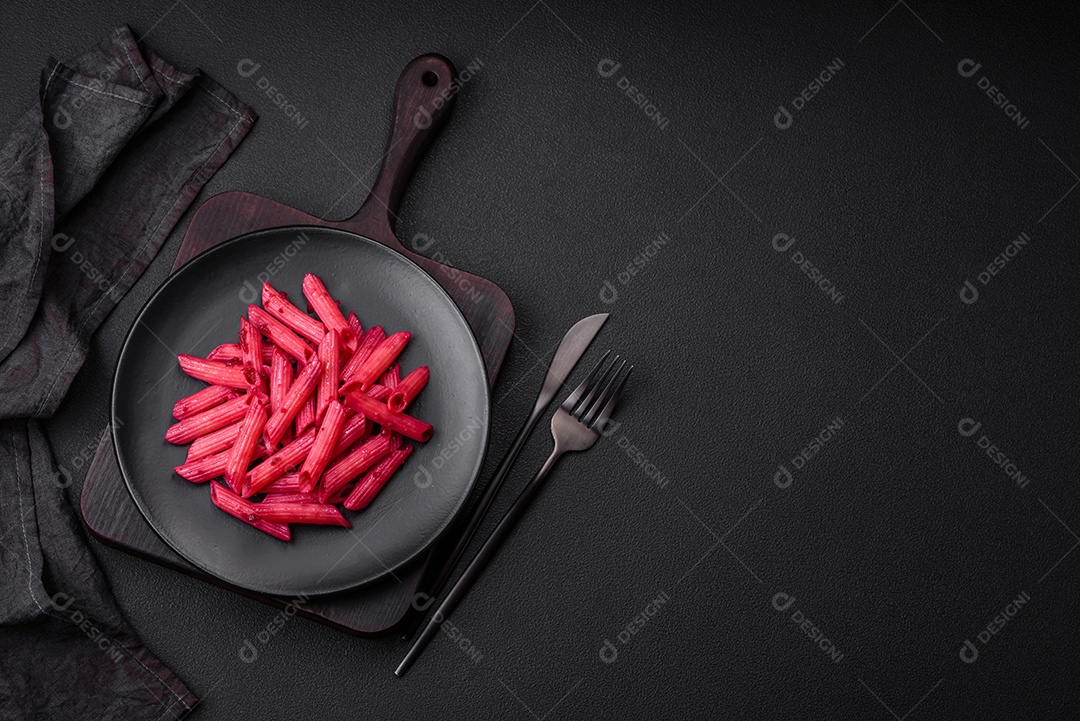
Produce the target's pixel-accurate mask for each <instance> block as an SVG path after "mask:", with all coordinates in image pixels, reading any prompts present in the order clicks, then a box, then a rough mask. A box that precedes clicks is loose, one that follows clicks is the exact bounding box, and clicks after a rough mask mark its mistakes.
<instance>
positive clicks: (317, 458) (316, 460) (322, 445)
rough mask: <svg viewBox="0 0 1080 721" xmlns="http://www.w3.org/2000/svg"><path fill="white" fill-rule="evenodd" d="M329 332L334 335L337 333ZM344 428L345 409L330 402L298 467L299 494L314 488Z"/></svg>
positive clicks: (334, 402) (335, 402) (336, 403)
mask: <svg viewBox="0 0 1080 721" xmlns="http://www.w3.org/2000/svg"><path fill="white" fill-rule="evenodd" d="M330 332H331V333H336V332H337V331H330ZM344 426H345V408H344V407H343V406H342V405H341V404H340V403H338V402H337V401H336V400H334V401H331V402H330V405H328V406H327V407H326V415H325V416H324V417H323V420H322V425H320V426H319V431H318V433H316V434H315V444H314V445H313V446H312V447H311V452H310V453H308V456H307V458H305V459H304V465H302V466H301V467H300V492H301V493H310V492H311V491H312V490H313V489H314V488H315V484H316V483H318V481H319V476H321V475H322V472H323V470H325V469H326V464H327V463H329V462H330V455H331V454H332V453H333V451H334V448H335V447H336V446H337V442H338V439H339V438H341V431H342V429H343V428H344Z"/></svg>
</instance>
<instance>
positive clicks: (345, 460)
mask: <svg viewBox="0 0 1080 721" xmlns="http://www.w3.org/2000/svg"><path fill="white" fill-rule="evenodd" d="M389 452H390V441H389V440H388V439H387V438H385V437H384V436H374V437H372V438H369V439H368V440H366V441H363V442H360V443H357V444H356V445H355V446H354V447H353V448H352V449H350V450H349V452H348V453H346V454H345V455H343V456H342V457H341V458H339V459H337V460H336V461H334V464H333V465H332V466H330V467H329V468H327V469H326V473H325V474H323V480H322V498H329V497H331V496H333V495H334V494H335V493H337V492H338V491H340V490H341V489H342V488H344V487H345V485H346V484H347V483H348V482H349V481H351V480H352V479H354V478H356V477H357V476H359V475H360V474H361V473H363V472H364V471H366V470H367V469H368V468H371V467H372V466H373V465H375V464H376V463H378V462H379V461H380V460H381V459H382V458H383V456H385V455H386V454H387V453H389Z"/></svg>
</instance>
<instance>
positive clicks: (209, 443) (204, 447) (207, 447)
mask: <svg viewBox="0 0 1080 721" xmlns="http://www.w3.org/2000/svg"><path fill="white" fill-rule="evenodd" d="M243 424H244V421H243V419H240V420H238V421H237V422H236V423H233V424H232V425H228V426H225V427H224V428H219V429H217V430H216V431H214V432H213V433H207V434H206V435H205V436H203V437H202V438H196V439H195V441H194V442H193V443H192V444H191V445H190V446H188V454H187V460H186V461H184V462H185V463H191V462H192V461H197V460H199V459H200V458H206V457H207V456H212V455H214V454H215V453H220V452H221V451H223V450H225V449H226V448H229V447H231V446H232V444H233V442H234V441H235V440H236V436H237V435H239V433H240V426H242V425H243Z"/></svg>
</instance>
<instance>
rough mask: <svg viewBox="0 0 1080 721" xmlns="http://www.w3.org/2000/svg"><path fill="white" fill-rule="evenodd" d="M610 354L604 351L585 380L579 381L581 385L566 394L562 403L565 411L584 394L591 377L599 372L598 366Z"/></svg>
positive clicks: (571, 408) (600, 365)
mask: <svg viewBox="0 0 1080 721" xmlns="http://www.w3.org/2000/svg"><path fill="white" fill-rule="evenodd" d="M609 355H611V351H610V350H609V351H605V353H604V355H603V356H601V357H600V362H599V363H597V364H596V367H595V368H593V369H592V371H591V372H590V373H589V375H588V376H586V378H585V380H583V381H581V385H579V386H578V387H577V388H575V389H574V392H573V393H571V394H570V395H569V396H567V398H566V400H565V401H563V403H562V409H563V410H564V411H566V412H567V413H569V412H571V411H572V410H573V409H574V406H575V405H576V404H577V402H578V401H579V400H580V399H581V396H583V395H585V391H586V390H588V388H589V385H590V384H591V383H592V382H593V378H595V377H596V374H597V373H599V372H600V368H601V367H602V366H603V365H604V361H606V360H607V357H608V356H609Z"/></svg>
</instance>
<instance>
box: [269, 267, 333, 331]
mask: <svg viewBox="0 0 1080 721" xmlns="http://www.w3.org/2000/svg"><path fill="white" fill-rule="evenodd" d="M262 304H263V308H265V309H266V310H267V311H268V312H269V313H270V315H272V316H274V317H275V318H277V319H278V320H280V321H281V322H282V323H284V324H285V325H286V326H288V327H289V328H290V329H291V330H293V331H295V332H296V333H297V334H299V335H301V336H303V337H304V338H307V339H308V340H309V341H311V342H312V343H322V339H323V336H324V335H326V327H325V326H323V324H322V323H320V322H319V321H317V320H315V319H314V318H312V317H311V316H310V315H308V314H307V313H305V312H304V311H302V310H300V309H299V308H297V307H296V306H295V305H293V304H292V303H290V302H289V296H288V295H287V294H285V293H282V292H281V291H278V290H275V289H274V286H272V285H270V284H269V283H267V282H265V281H263V286H262Z"/></svg>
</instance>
